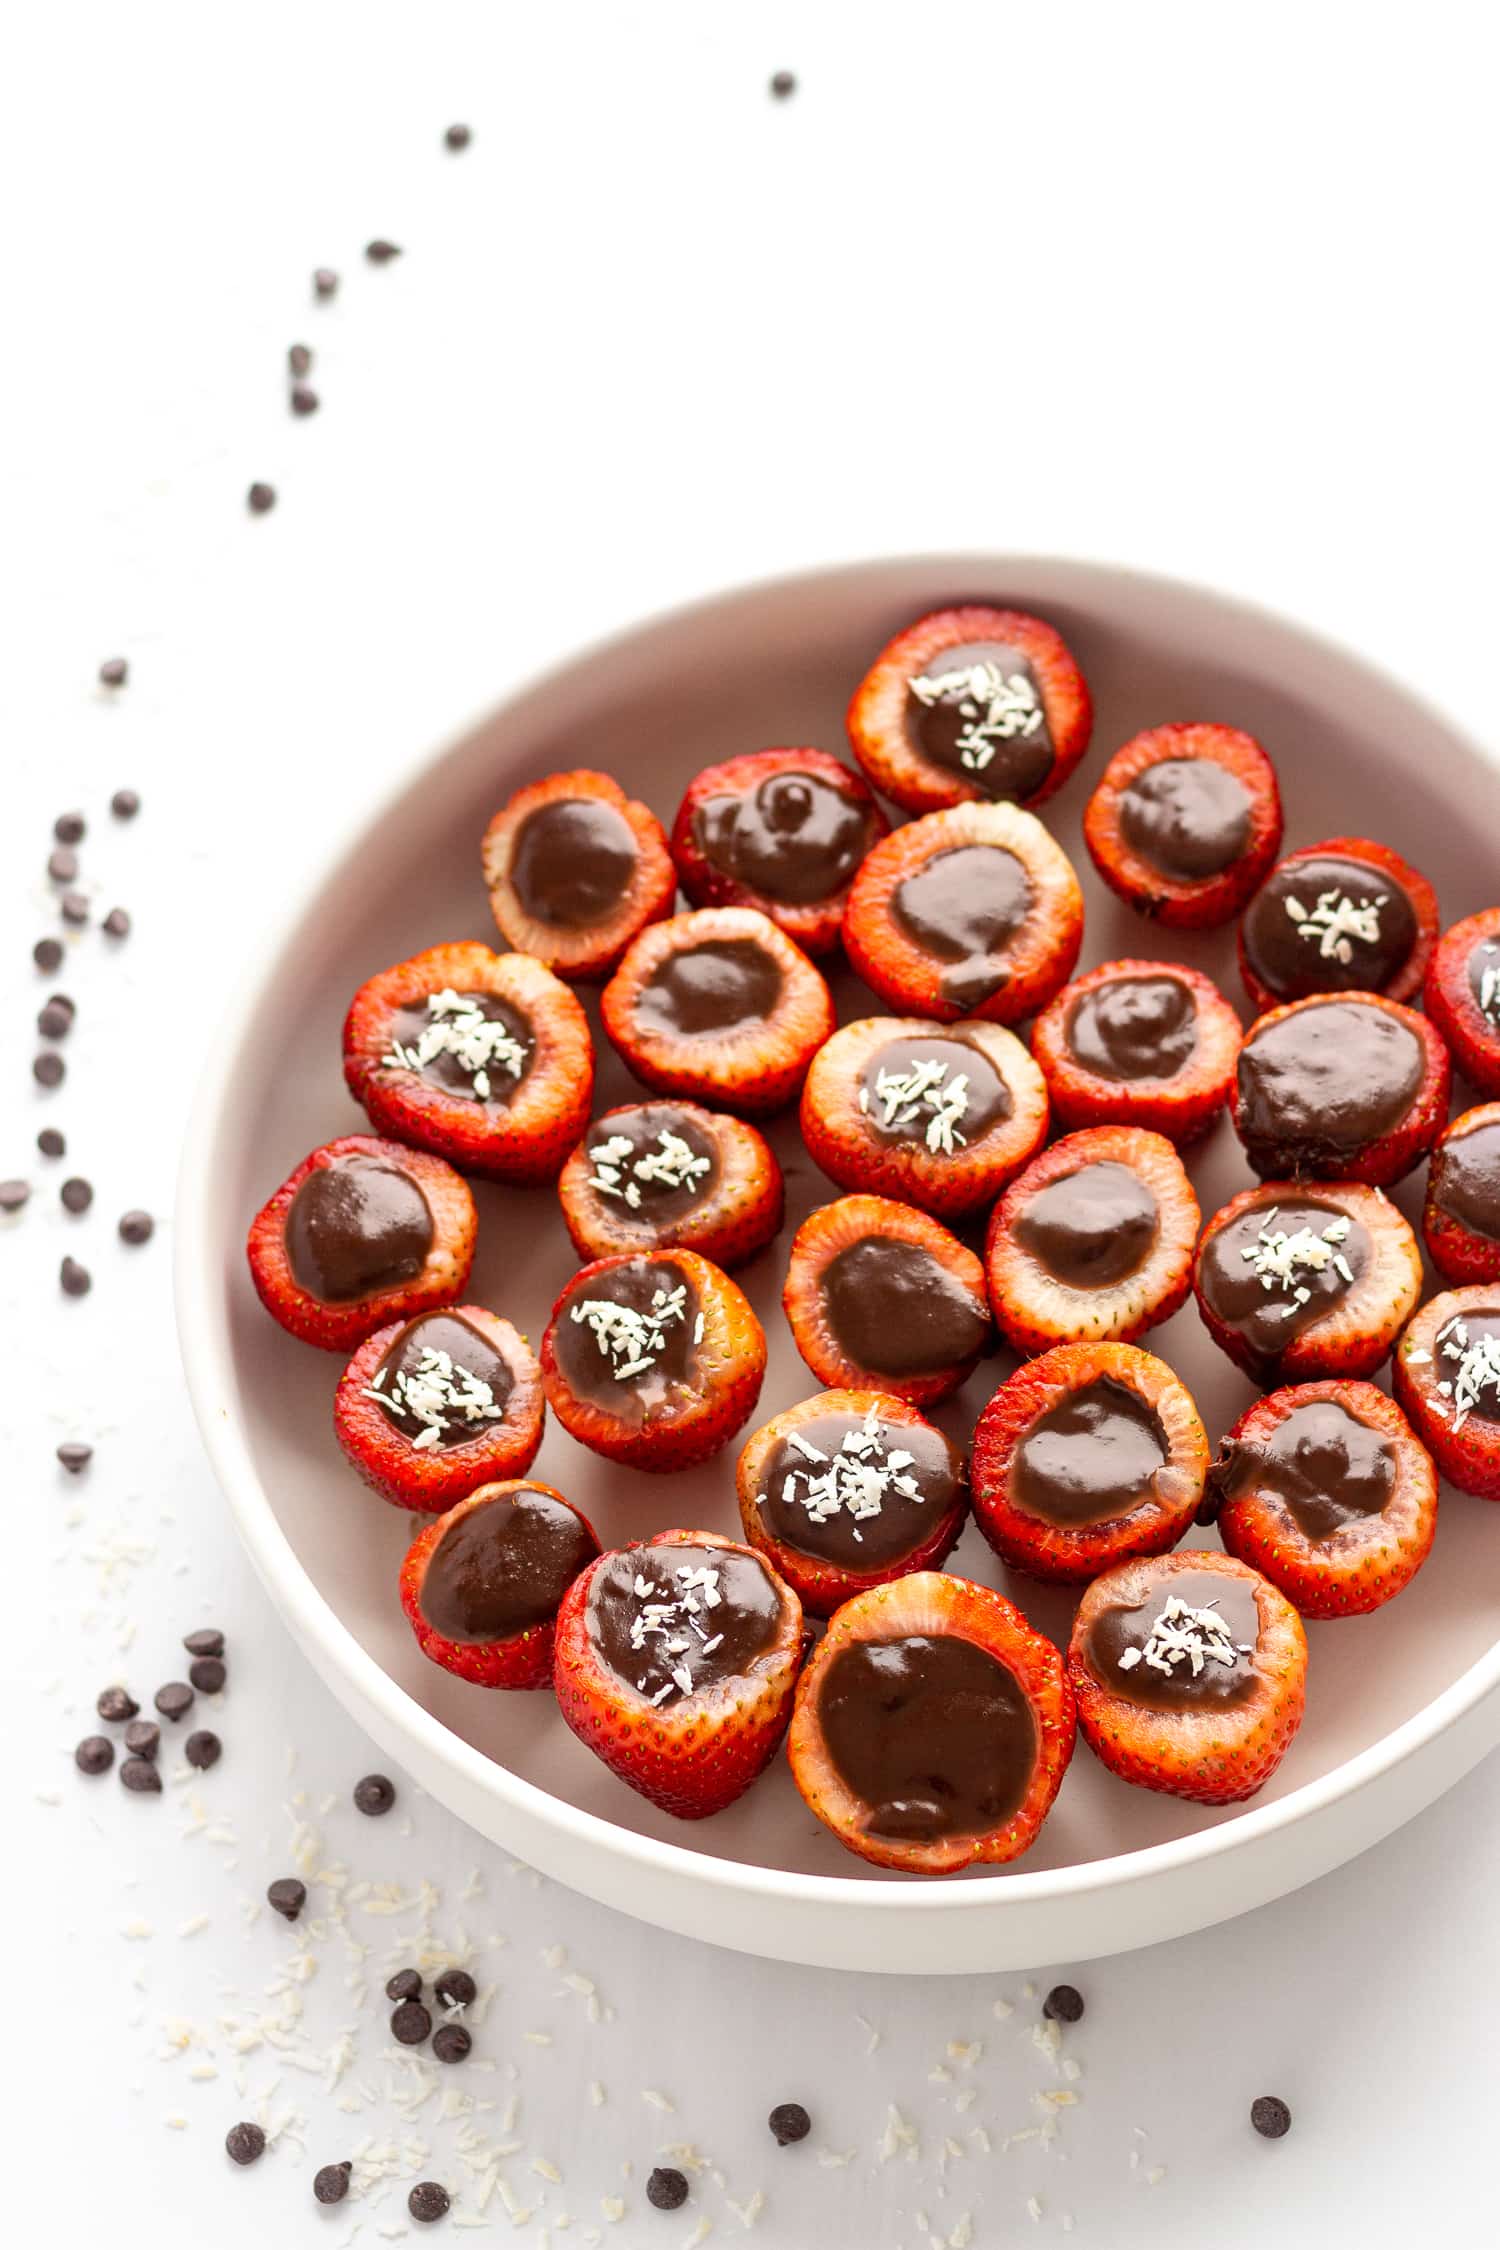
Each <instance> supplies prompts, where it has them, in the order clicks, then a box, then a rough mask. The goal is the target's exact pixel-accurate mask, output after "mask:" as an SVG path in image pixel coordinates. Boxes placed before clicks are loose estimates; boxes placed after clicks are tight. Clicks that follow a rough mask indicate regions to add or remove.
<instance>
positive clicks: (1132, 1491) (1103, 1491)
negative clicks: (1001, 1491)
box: [1012, 1375, 1169, 1530]
mask: <svg viewBox="0 0 1500 2250" xmlns="http://www.w3.org/2000/svg"><path fill="white" fill-rule="evenodd" d="M1168 1457H1169V1456H1168V1446H1167V1435H1166V1432H1165V1430H1164V1429H1163V1428H1162V1425H1161V1417H1160V1416H1159V1415H1158V1414H1157V1412H1156V1410H1155V1408H1154V1407H1151V1406H1148V1405H1147V1403H1146V1401H1145V1400H1144V1399H1143V1398H1141V1397H1140V1396H1139V1395H1138V1393H1137V1392H1135V1391H1133V1390H1131V1388H1130V1387H1129V1385H1128V1384H1126V1383H1117V1382H1116V1381H1115V1380H1114V1378H1113V1376H1110V1375H1101V1376H1100V1377H1099V1378H1098V1380H1097V1381H1096V1382H1092V1383H1087V1384H1085V1385H1084V1387H1083V1389H1082V1390H1078V1391H1072V1392H1070V1393H1069V1394H1068V1396H1067V1397H1066V1398H1062V1399H1059V1400H1058V1402H1057V1404H1056V1405H1055V1406H1049V1407H1048V1409H1047V1411H1046V1413H1045V1414H1043V1415H1040V1416H1039V1417H1038V1419H1037V1420H1036V1421H1035V1422H1033V1424H1032V1426H1031V1428H1030V1429H1029V1430H1028V1431H1027V1433H1026V1435H1025V1437H1024V1438H1022V1440H1021V1442H1020V1444H1019V1445H1018V1446H1017V1448H1016V1455H1015V1464H1014V1468H1013V1470H1012V1482H1013V1492H1012V1497H1013V1498H1014V1500H1015V1503H1016V1506H1017V1507H1019V1508H1022V1509H1024V1510H1025V1512H1026V1514H1027V1515H1031V1516H1040V1517H1041V1519H1042V1521H1043V1522H1044V1523H1051V1524H1056V1525H1058V1526H1059V1528H1061V1529H1065V1530H1068V1529H1072V1528H1074V1527H1075V1526H1077V1525H1081V1524H1091V1523H1108V1522H1110V1521H1112V1520H1113V1518H1114V1517H1116V1516H1128V1515H1129V1514H1130V1513H1131V1512H1132V1510H1133V1509H1136V1508H1138V1507H1140V1506H1141V1504H1142V1502H1143V1501H1146V1500H1149V1499H1150V1498H1151V1497H1152V1495H1153V1492H1154V1489H1155V1479H1156V1475H1157V1472H1158V1471H1159V1470H1161V1469H1164V1468H1165V1467H1166V1465H1167V1460H1168Z"/></svg>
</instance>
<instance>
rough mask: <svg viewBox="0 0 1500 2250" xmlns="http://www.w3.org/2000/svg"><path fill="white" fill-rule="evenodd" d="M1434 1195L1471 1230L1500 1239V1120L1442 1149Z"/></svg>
mask: <svg viewBox="0 0 1500 2250" xmlns="http://www.w3.org/2000/svg"><path fill="white" fill-rule="evenodd" d="M1432 1198H1433V1201H1434V1202H1435V1203H1436V1205H1437V1207H1438V1209H1439V1210H1440V1211H1446V1212H1447V1214H1448V1216H1449V1218H1450V1219H1456V1220H1457V1221H1458V1223H1459V1225H1460V1226H1461V1227H1467V1228H1468V1229H1469V1232H1470V1233H1471V1234H1481V1235H1484V1236H1486V1237H1487V1238H1488V1239H1489V1240H1490V1241H1492V1242H1500V1124H1496V1125H1476V1126H1475V1127H1474V1129H1473V1131H1472V1132H1468V1133H1462V1134H1460V1135H1459V1137H1458V1139H1457V1140H1453V1141H1449V1142H1448V1143H1447V1144H1446V1145H1445V1146H1444V1147H1443V1148H1442V1149H1441V1150H1439V1152H1438V1154H1437V1156H1436V1157H1435V1158H1434V1159H1433V1165H1432Z"/></svg>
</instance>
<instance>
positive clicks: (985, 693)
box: [911, 657, 1042, 773]
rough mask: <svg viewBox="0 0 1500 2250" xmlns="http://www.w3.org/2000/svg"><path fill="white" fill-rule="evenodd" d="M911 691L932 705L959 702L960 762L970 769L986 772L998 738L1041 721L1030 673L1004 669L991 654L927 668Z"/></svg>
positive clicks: (1022, 731) (1032, 728)
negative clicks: (944, 667)
mask: <svg viewBox="0 0 1500 2250" xmlns="http://www.w3.org/2000/svg"><path fill="white" fill-rule="evenodd" d="M911 692H912V694H913V695H914V696H915V697H916V699H917V701H918V702H919V703H920V704H923V705H924V706H925V707H926V708H927V709H928V710H932V709H933V708H934V707H935V706H936V705H938V704H947V705H950V706H952V705H956V706H957V709H958V715H959V717H960V718H961V719H962V721H963V725H962V726H961V727H960V729H959V733H958V758H959V764H960V765H962V766H965V767H967V769H968V771H969V772H970V773H983V771H984V769H985V767H986V766H987V765H988V764H989V762H990V760H991V759H992V758H993V757H994V755H995V751H996V749H997V747H998V746H999V744H1000V743H1002V742H1013V741H1014V740H1015V739H1016V737H1017V736H1018V735H1026V734H1035V733H1036V732H1037V730H1038V728H1039V727H1040V726H1041V724H1042V706H1041V701H1040V698H1039V697H1038V695H1037V692H1036V689H1035V687H1034V686H1033V685H1032V683H1031V681H1030V680H1029V679H1028V678H1027V676H1026V674H1025V673H1024V672H1010V673H1006V672H1002V671H1001V669H1000V667H999V665H998V664H996V663H995V662H994V661H993V660H992V659H991V658H988V657H986V658H982V659H981V660H980V661H979V662H978V663H977V664H960V665H957V666H955V667H954V669H953V670H952V671H949V672H924V673H922V674H920V675H919V676H918V678H916V679H914V680H913V681H912V682H911Z"/></svg>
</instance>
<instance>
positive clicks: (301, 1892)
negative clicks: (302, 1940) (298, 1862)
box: [266, 1875, 307, 1922]
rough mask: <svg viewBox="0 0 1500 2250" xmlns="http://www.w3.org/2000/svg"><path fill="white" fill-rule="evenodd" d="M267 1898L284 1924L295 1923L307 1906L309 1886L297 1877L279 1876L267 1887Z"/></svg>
mask: <svg viewBox="0 0 1500 2250" xmlns="http://www.w3.org/2000/svg"><path fill="white" fill-rule="evenodd" d="M266 1898H267V1900H268V1901H269V1903H270V1904H271V1906H272V1907H273V1908H274V1909H275V1911H276V1912H277V1913H278V1914H279V1915H280V1916H281V1919H282V1920H283V1922H295V1921H296V1919H297V1916H298V1915H299V1914H300V1913H301V1912H302V1909H303V1907H304V1906H306V1904H307V1885H306V1884H305V1883H299V1882H298V1880H297V1878H296V1876H295V1875H278V1876H277V1878H276V1880H275V1882H274V1883H268V1884H267V1885H266Z"/></svg>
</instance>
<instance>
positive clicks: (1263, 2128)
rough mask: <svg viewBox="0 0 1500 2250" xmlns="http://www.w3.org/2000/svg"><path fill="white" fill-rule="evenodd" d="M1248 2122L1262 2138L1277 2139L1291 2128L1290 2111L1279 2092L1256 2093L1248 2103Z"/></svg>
mask: <svg viewBox="0 0 1500 2250" xmlns="http://www.w3.org/2000/svg"><path fill="white" fill-rule="evenodd" d="M1250 2122H1251V2124H1252V2125H1253V2126H1254V2127H1255V2130H1256V2131H1257V2133H1259V2134H1260V2135H1261V2137H1262V2139H1263V2140H1268V2141H1279V2140H1280V2138H1281V2136H1282V2134H1283V2133H1286V2132H1290V2130H1291V2124H1292V2113H1291V2111H1290V2110H1289V2109H1288V2108H1287V2106H1286V2103H1285V2102H1284V2101H1283V2100H1282V2098H1281V2096H1280V2095H1279V2094H1257V2095H1256V2097H1255V2099H1254V2101H1253V2102H1252V2103H1251V2104H1250Z"/></svg>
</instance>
